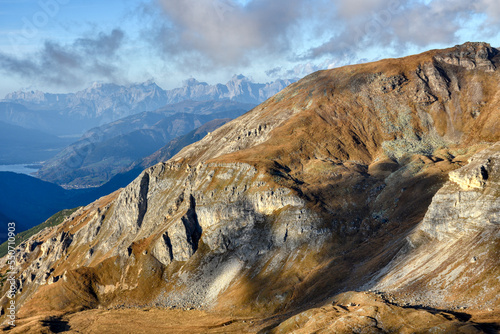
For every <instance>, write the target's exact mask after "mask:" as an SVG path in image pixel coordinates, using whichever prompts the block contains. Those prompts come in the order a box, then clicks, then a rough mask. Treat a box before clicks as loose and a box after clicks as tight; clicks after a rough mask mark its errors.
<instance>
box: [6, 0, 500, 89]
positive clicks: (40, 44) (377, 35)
mask: <svg viewBox="0 0 500 334" xmlns="http://www.w3.org/2000/svg"><path fill="white" fill-rule="evenodd" d="M499 28H500V1H498V0H476V1H474V2H473V1H470V0H144V1H140V0H106V1H103V0H0V78H1V80H0V98H1V97H3V96H5V94H7V93H9V92H12V91H16V90H41V91H44V92H54V93H55V92H61V93H63V92H73V91H77V90H80V89H83V88H85V87H88V86H89V85H91V83H92V82H95V81H99V82H113V83H117V84H124V85H126V84H132V83H137V82H143V81H146V80H154V81H155V82H156V83H157V84H158V85H160V86H161V87H162V88H165V89H171V88H174V87H179V86H182V84H183V82H184V81H185V80H186V79H188V78H196V79H198V80H200V81H205V82H208V83H211V84H214V83H218V82H221V83H226V82H227V81H228V80H230V79H231V77H232V76H233V75H234V74H243V75H245V76H247V77H249V78H251V79H252V80H254V81H255V82H261V83H264V82H270V81H273V80H276V79H278V78H282V79H285V78H300V77H303V76H305V75H307V74H309V73H311V72H313V71H316V70H319V69H325V68H333V67H338V66H343V65H347V64H354V63H360V62H367V61H374V60H378V59H382V58H389V57H401V56H405V55H409V54H414V53H419V52H423V51H426V50H429V49H434V48H444V47H450V46H453V45H456V44H461V43H464V42H466V41H484V42H488V43H490V44H491V45H492V46H493V47H500V29H499Z"/></svg>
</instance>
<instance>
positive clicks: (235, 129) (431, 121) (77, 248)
mask: <svg viewBox="0 0 500 334" xmlns="http://www.w3.org/2000/svg"><path fill="white" fill-rule="evenodd" d="M498 53H499V52H498V50H496V49H494V48H491V47H490V46H489V45H487V44H483V43H466V44H464V45H461V46H456V47H454V48H450V49H446V50H433V51H429V52H427V53H424V54H421V55H417V56H411V57H406V58H401V59H388V60H383V61H379V62H376V63H369V64H362V65H355V66H347V67H343V68H339V69H333V70H328V71H321V72H317V73H315V74H312V75H310V76H308V77H306V78H304V79H302V80H300V81H299V82H297V83H295V84H292V85H291V86H289V87H288V88H287V89H285V90H284V91H282V92H281V93H279V94H277V95H276V96H274V97H273V98H271V99H269V100H268V101H266V102H265V103H263V104H261V105H259V106H258V107H256V108H254V109H253V110H252V111H250V112H248V113H246V114H245V115H243V116H241V117H239V118H238V119H236V120H234V121H232V122H229V123H227V124H225V125H224V126H222V127H221V128H219V129H218V130H216V131H214V132H212V133H210V134H208V135H207V136H205V137H204V138H203V139H202V140H201V141H199V142H197V143H195V144H193V145H191V146H188V147H186V148H185V149H183V150H182V151H181V152H179V153H178V154H177V155H176V156H174V157H173V158H172V159H170V160H169V161H168V162H166V163H160V164H157V165H155V166H154V167H151V168H149V169H147V170H145V171H144V172H143V173H142V174H141V175H140V176H139V177H138V178H137V179H135V180H134V181H133V182H132V183H131V184H130V185H129V186H127V187H126V188H124V189H122V190H119V191H117V192H115V193H113V194H110V195H109V196H106V197H103V198H101V199H99V200H98V201H96V202H94V203H92V204H90V205H88V206H86V207H84V208H82V209H80V210H78V211H77V212H75V213H74V214H73V215H72V216H71V217H70V218H68V219H67V221H65V222H64V223H63V224H62V225H61V226H59V227H57V228H52V229H47V230H44V231H42V232H41V233H39V234H38V235H35V236H33V237H32V238H31V239H30V240H29V241H27V242H25V243H23V244H22V245H19V247H18V248H17V253H16V259H17V263H18V267H19V269H20V280H19V284H18V285H19V293H18V294H17V297H16V298H17V302H18V305H22V307H21V309H20V311H19V316H20V317H21V318H23V317H24V318H27V317H29V316H32V315H34V314H37V315H38V316H42V315H50V314H61V312H75V311H80V310H83V309H91V308H98V307H104V308H119V307H123V306H125V307H140V306H148V307H151V306H156V307H183V308H191V307H194V308H205V309H209V310H211V311H213V312H217V311H219V312H225V313H226V314H228V313H232V314H240V315H249V314H251V315H252V316H254V317H265V316H269V315H271V314H274V315H277V316H276V317H272V318H269V319H268V322H270V325H269V326H268V327H266V328H264V330H271V329H272V328H274V329H275V330H276V331H277V332H283V331H284V332H288V331H290V330H291V327H290V326H291V325H293V326H296V327H293V328H295V329H300V328H301V326H302V327H303V326H306V325H307V328H313V329H311V330H309V329H304V330H303V331H302V332H309V331H317V330H319V329H321V328H323V329H325V330H326V329H328V330H330V331H332V330H337V329H339V332H349V331H351V332H352V331H353V328H358V327H352V326H355V325H356V326H357V325H359V324H361V325H362V327H360V329H359V330H362V331H364V332H373V333H378V332H387V331H392V330H395V328H399V330H400V331H401V330H403V329H404V330H407V331H409V332H411V330H412V328H409V327H404V323H405V322H406V321H405V320H404V319H415V321H417V322H418V321H422V322H425V323H426V325H425V326H424V325H423V324H422V326H420V327H418V328H417V329H415V328H414V330H421V331H423V332H426V331H427V332H433V331H434V332H435V331H436V330H439V328H444V329H449V330H453V331H455V330H456V331H459V330H460V331H463V332H480V331H482V330H487V329H485V328H483V327H481V326H479V325H477V324H475V323H473V322H470V321H469V322H468V321H467V320H468V319H470V316H469V317H465V318H463V317H451V316H450V315H447V314H446V313H444V314H436V312H434V311H433V312H434V313H433V312H428V314H422V313H421V312H418V310H417V307H421V306H427V307H440V308H445V309H451V308H453V307H467V308H468V310H469V309H470V310H472V309H475V310H483V311H487V312H490V311H488V310H491V312H495V310H498V308H499V306H500V305H499V301H498V298H497V296H498V290H497V289H498V286H499V285H498V280H497V277H498V272H497V268H499V266H498V259H499V257H498V249H499V248H498V247H497V244H498V237H497V236H498V233H499V232H498V231H499V230H498V211H497V210H498V194H497V190H498V183H497V180H498V168H497V166H498V162H497V159H498V145H494V143H495V142H497V141H499V140H500V138H499V137H500V131H498V130H499V129H498V124H499V123H498V118H499V115H500V113H499V112H498V110H499V109H498V106H499V98H500V93H499V92H500V91H499V90H498V87H499V85H500V71H499V70H497V67H498V65H499V64H500V56H499V55H498ZM469 158H470V159H471V160H470V163H468V162H467V161H468V159H469ZM460 168H462V169H460ZM454 170H455V172H453V173H452V174H450V175H451V176H450V179H451V181H448V174H449V173H450V172H451V171H454ZM456 182H458V184H457V183H456ZM485 206H486V207H485ZM441 208H443V210H441ZM457 231H460V232H459V233H457ZM450 235H451V236H452V237H450ZM468 249H470V250H471V252H470V253H468V252H467V250H468ZM474 259H475V260H474ZM3 261H5V258H4V259H3ZM474 261H475V262H474ZM5 269H6V268H5V267H4V269H3V270H4V271H5ZM4 289H5V288H4ZM355 289H373V290H380V291H381V292H380V293H384V294H387V295H389V296H391V297H390V298H392V299H391V300H386V301H383V305H382V304H380V303H381V302H380V300H378V299H376V298H375V297H370V298H365V299H363V298H361V297H359V298H358V297H356V296H354V297H352V296H351V297H352V298H353V299H352V298H351V297H349V298H351V299H352V301H351V302H350V303H353V304H354V306H349V307H345V308H341V309H336V310H330V309H328V310H326V311H325V312H327V313H328V312H333V313H335V316H332V314H333V313H329V316H330V319H332V320H331V321H326V322H323V323H321V322H320V321H319V320H320V319H323V320H324V319H325V316H324V315H322V313H325V312H316V311H311V312H310V314H308V315H307V316H305V317H302V318H301V319H302V320H301V319H296V320H290V321H285V320H286V318H287V317H288V318H290V319H293V318H292V316H294V315H295V314H300V312H302V311H305V310H306V309H308V308H313V307H318V306H321V305H323V304H324V303H325V301H327V300H328V299H329V298H331V297H333V296H335V295H337V294H338V293H339V292H342V291H346V290H355ZM360 298H361V299H362V302H361V301H360V300H361V299H360ZM344 299H345V298H344ZM7 301H8V300H7V299H6V298H3V299H2V303H4V304H3V305H5V303H6V302H7ZM363 303H364V304H363ZM390 303H393V304H398V303H401V305H399V304H398V305H399V306H397V305H396V306H394V307H391V306H387V307H386V306H384V305H390ZM357 304H360V305H362V307H361V308H360V309H361V311H359V312H358V309H356V308H355V307H357V306H356V305H357ZM407 304H409V305H407ZM342 305H343V304H342ZM400 306H401V307H400ZM403 306H412V307H413V310H406V309H404V308H403ZM485 308H487V309H485ZM412 312H414V313H412ZM399 316H401V317H403V318H402V319H403V321H401V320H397V317H399ZM405 317H406V318H405ZM306 318H307V319H313V320H312V321H314V320H316V325H317V326H316V325H315V326H312V327H311V323H308V322H307V321H305V320H304V319H306ZM337 318H338V319H337ZM335 319H337V320H338V321H337V320H335ZM373 319H379V320H377V321H373ZM33 321H35V320H33ZM294 321H295V323H294ZM427 321H429V323H427ZM496 321H498V319H496ZM280 323H282V326H283V327H281V326H278V325H279V324H280ZM294 324H295V325H294ZM335 324H337V325H338V327H336V326H337V325H335ZM381 324H383V326H382V325H381ZM427 324H428V326H427ZM276 326H278V327H276ZM322 326H323V327H322ZM349 326H351V327H349ZM398 326H399V327H398ZM401 326H403V327H401ZM436 326H438V327H436ZM439 326H444V327H439ZM280 327H281V328H280ZM356 330H358V329H356ZM298 332H301V331H300V330H298Z"/></svg>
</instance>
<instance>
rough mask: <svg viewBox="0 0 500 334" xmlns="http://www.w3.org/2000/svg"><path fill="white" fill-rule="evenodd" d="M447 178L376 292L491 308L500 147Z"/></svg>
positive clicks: (499, 228)
mask: <svg viewBox="0 0 500 334" xmlns="http://www.w3.org/2000/svg"><path fill="white" fill-rule="evenodd" d="M449 177H450V180H449V181H448V182H446V183H445V184H444V185H443V187H442V188H441V189H439V191H438V192H437V193H436V194H435V195H434V197H433V199H432V202H431V204H430V206H429V208H428V210H427V212H426V214H425V216H424V219H423V220H422V222H421V223H420V224H419V225H418V226H417V227H416V229H415V231H414V232H413V233H412V234H410V235H409V236H408V237H407V246H406V247H403V249H402V252H401V253H400V256H399V257H396V258H395V259H394V260H393V261H392V262H391V263H390V264H389V265H388V267H387V268H385V269H384V270H382V271H381V273H382V274H383V275H384V278H383V279H381V280H380V277H377V278H376V279H377V280H379V282H378V283H377V284H376V286H375V288H377V289H381V290H388V289H390V290H396V291H398V292H399V293H402V294H404V295H410V296H411V297H406V298H403V299H405V300H406V301H407V302H410V303H412V304H416V303H422V304H427V305H429V304H430V305H432V306H435V307H440V308H448V309H449V308H454V307H455V308H458V307H474V306H475V307H477V306H478V305H480V307H481V308H494V307H495V306H496V305H498V302H499V299H498V295H499V285H498V277H500V276H499V275H500V269H499V268H500V267H499V257H498V255H499V253H498V251H499V248H498V246H499V240H500V239H499V238H500V183H499V182H500V143H498V142H497V143H496V144H493V145H491V146H489V147H487V148H486V149H484V150H482V151H480V152H478V153H476V154H475V155H473V156H472V157H471V158H469V159H468V164H466V165H465V166H464V167H462V168H459V169H457V170H455V171H452V172H450V174H449ZM422 286H425V287H426V288H425V289H422ZM408 291H412V292H411V293H408Z"/></svg>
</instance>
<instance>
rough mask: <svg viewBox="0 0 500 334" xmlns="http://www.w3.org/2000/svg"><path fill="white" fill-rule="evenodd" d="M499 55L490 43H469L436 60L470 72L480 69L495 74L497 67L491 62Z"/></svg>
mask: <svg viewBox="0 0 500 334" xmlns="http://www.w3.org/2000/svg"><path fill="white" fill-rule="evenodd" d="M498 53H499V51H498V50H497V49H495V48H493V47H491V46H490V44H488V43H477V42H476V43H473V42H467V43H465V44H462V45H457V46H455V47H454V48H453V49H452V50H451V51H449V52H448V53H444V54H439V55H436V57H435V59H436V60H438V61H443V62H445V63H448V64H451V65H456V66H462V67H465V68H466V69H468V70H472V69H475V68H480V69H483V70H485V71H487V72H493V71H494V70H495V69H496V67H495V65H494V64H493V63H492V61H491V60H492V58H493V57H494V56H496V55H497V54H498Z"/></svg>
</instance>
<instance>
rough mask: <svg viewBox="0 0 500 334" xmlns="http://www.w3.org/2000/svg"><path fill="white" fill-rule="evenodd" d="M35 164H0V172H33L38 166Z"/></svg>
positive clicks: (28, 173)
mask: <svg viewBox="0 0 500 334" xmlns="http://www.w3.org/2000/svg"><path fill="white" fill-rule="evenodd" d="M35 166H36V164H34V165H32V164H20V165H0V172H14V173H19V174H27V175H30V174H31V173H35V172H36V171H38V170H39V169H40V168H39V167H38V166H36V167H35Z"/></svg>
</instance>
